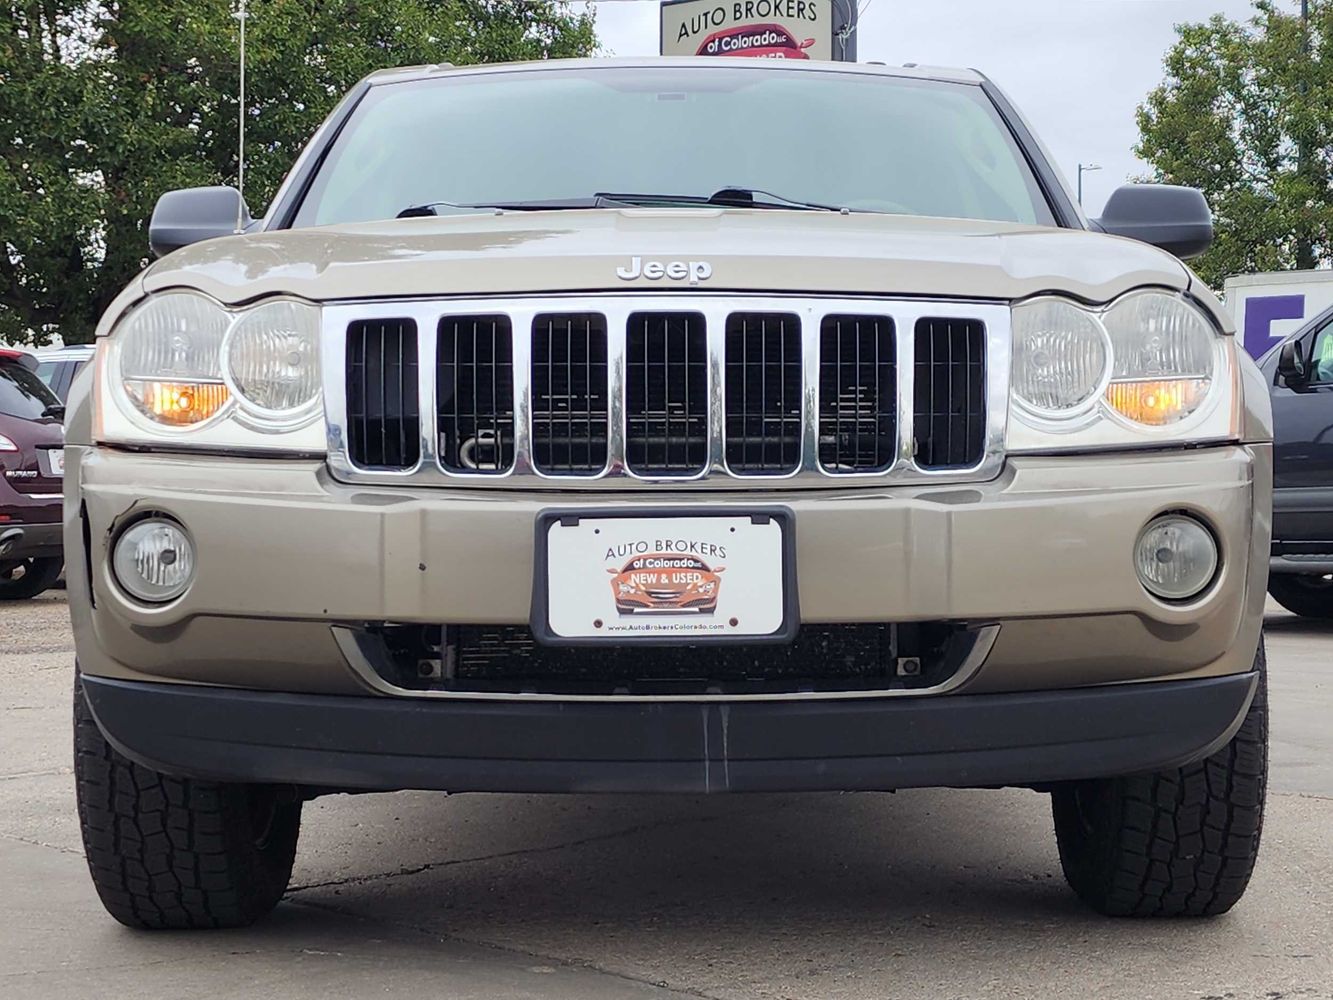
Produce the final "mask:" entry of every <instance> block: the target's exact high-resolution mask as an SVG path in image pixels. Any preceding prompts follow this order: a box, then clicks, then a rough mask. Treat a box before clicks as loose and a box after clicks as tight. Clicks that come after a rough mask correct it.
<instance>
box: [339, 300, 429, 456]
mask: <svg viewBox="0 0 1333 1000" xmlns="http://www.w3.org/2000/svg"><path fill="white" fill-rule="evenodd" d="M347 451H348V457H349V458H350V459H351V460H352V461H353V462H354V463H355V464H357V465H359V466H361V467H362V468H367V469H411V468H414V467H415V466H416V464H417V462H419V461H420V459H421V412H420V410H419V408H418V403H417V325H416V323H414V322H413V321H412V320H410V319H384V320H357V321H355V322H352V323H350V324H348V326H347Z"/></svg>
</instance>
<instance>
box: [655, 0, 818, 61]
mask: <svg viewBox="0 0 1333 1000" xmlns="http://www.w3.org/2000/svg"><path fill="white" fill-rule="evenodd" d="M833 4H834V0H664V2H663V3H662V55H664V56H749V57H751V58H761V59H832V58H833Z"/></svg>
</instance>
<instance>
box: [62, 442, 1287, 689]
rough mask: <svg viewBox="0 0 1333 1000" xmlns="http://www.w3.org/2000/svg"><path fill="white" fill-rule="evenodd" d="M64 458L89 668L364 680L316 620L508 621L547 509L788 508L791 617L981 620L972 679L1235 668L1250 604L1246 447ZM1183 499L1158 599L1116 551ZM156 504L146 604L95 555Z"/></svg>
mask: <svg viewBox="0 0 1333 1000" xmlns="http://www.w3.org/2000/svg"><path fill="white" fill-rule="evenodd" d="M67 458H68V459H69V461H68V462H67V468H66V487H67V491H68V494H69V496H70V497H71V502H70V503H69V504H68V505H67V508H66V518H65V545H66V552H67V561H68V562H69V564H70V565H74V566H82V567H85V571H84V572H79V573H75V574H73V579H71V581H70V588H71V590H70V607H71V613H72V617H73V621H74V629H75V641H76V645H77V649H78V655H79V659H80V663H81V665H82V668H83V670H84V672H85V673H86V674H89V675H93V676H102V677H118V678H121V679H125V680H141V681H176V682H186V683H206V684H216V685H224V686H231V687H238V688H249V689H252V690H269V691H287V692H303V693H336V694H344V695H363V694H373V693H380V694H383V692H377V691H376V688H375V685H373V684H372V683H369V682H368V679H367V678H366V677H365V675H364V673H363V672H360V671H358V670H357V669H355V668H354V666H353V665H352V664H350V663H349V661H348V659H347V657H346V656H345V655H344V654H343V652H342V650H341V649H340V647H339V645H338V642H337V641H336V639H335V635H334V631H335V628H336V627H337V626H339V625H349V626H357V625H360V624H364V623H368V622H422V623H456V624H476V625H483V624H522V623H526V622H527V620H528V617H529V612H530V602H531V595H532V585H533V572H534V551H533V549H534V546H533V524H534V521H535V519H536V517H537V515H538V513H539V512H540V511H541V510H543V509H544V508H547V507H552V506H560V507H566V508H567V507H571V506H574V505H580V506H583V507H586V508H587V509H588V510H589V511H596V510H597V509H599V508H603V507H608V506H614V507H618V508H621V509H624V508H625V507H627V506H633V505H634V504H635V503H644V504H647V505H651V506H655V507H661V506H663V505H668V504H669V505H672V506H677V507H683V506H688V505H689V504H692V503H693V504H702V503H707V504H708V505H709V506H710V508H712V509H717V508H718V507H719V506H730V507H733V508H735V509H737V510H741V511H743V510H745V509H746V508H747V507H754V506H756V505H775V504H780V505H783V506H786V507H788V508H790V509H791V510H792V512H793V515H794V518H795V524H796V559H795V565H796V577H797V585H798V589H799V596H800V617H801V621H802V622H803V623H806V624H810V623H839V622H912V621H952V622H959V623H970V624H990V623H995V624H999V626H1000V629H999V633H998V637H997V639H996V641H995V643H994V645H993V647H992V648H991V651H990V654H989V656H988V658H987V660H986V662H985V663H984V664H983V666H982V667H981V668H980V670H978V671H977V673H976V674H975V675H973V676H972V677H971V679H970V680H969V681H968V682H967V684H966V685H965V686H964V687H963V688H961V689H960V691H961V692H964V693H969V694H971V693H982V692H1004V691H1010V692H1012V691H1024V690H1054V689H1060V688H1069V687H1079V686H1084V685H1096V684H1108V683H1116V682H1121V681H1133V680H1160V679H1164V678H1177V679H1183V678H1188V677H1207V676H1219V675H1226V674H1237V673H1243V672H1245V671H1248V670H1249V669H1250V666H1251V659H1252V656H1253V652H1254V649H1255V647H1256V646H1257V643H1258V638H1259V630H1260V627H1261V624H1262V617H1263V601H1264V589H1265V586H1266V582H1267V561H1268V554H1269V551H1268V550H1269V520H1268V518H1269V511H1268V502H1269V501H1268V496H1269V492H1268V491H1269V483H1270V482H1271V479H1270V475H1271V471H1270V470H1271V449H1270V448H1269V447H1268V446H1266V445H1254V446H1243V445H1236V446H1225V447H1217V448H1208V449H1199V450H1193V451H1190V450H1182V451H1173V452H1158V453H1125V454H1106V455H1100V456H1086V455H1084V456H1069V457H1036V456H1029V457H1011V458H1010V460H1009V461H1008V463H1007V464H1006V467H1005V470H1004V472H1003V473H1002V474H1001V475H1000V476H999V477H998V478H997V479H995V480H993V481H991V482H988V483H979V484H977V483H974V484H966V485H947V484H938V485H933V484H932V485H924V486H913V487H894V488H880V487H875V488H868V489H858V490H850V489H844V490H829V491H824V490H804V491H801V490H787V491H783V490H779V489H775V490H751V491H748V492H745V493H730V492H728V493H719V492H717V491H710V492H709V494H708V495H707V496H701V495H700V494H699V493H697V492H696V493H690V492H688V491H684V490H682V491H672V490H668V489H663V490H661V491H658V490H651V491H642V493H641V494H636V495H635V497H633V498H626V497H625V496H623V495H621V496H607V495H606V494H596V495H593V494H592V493H591V492H590V493H586V494H585V493H579V492H578V491H576V490H564V491H561V492H554V493H538V492H531V491H514V490H510V491H506V490H495V491H479V490H475V489H472V490H455V491H450V490H445V489H439V490H431V489H411V488H402V487H369V486H352V485H347V484H343V483H339V482H336V481H333V480H332V479H331V478H330V477H329V475H328V473H327V470H326V468H325V466H324V465H323V464H322V463H320V462H317V461H296V460H251V459H242V458H232V459H224V458H218V457H186V456H170V455H149V454H133V453H126V452H119V451H115V450H111V449H103V448H86V447H78V448H70V449H69V450H68V453H67ZM74 498H77V502H75V501H74ZM1182 509H1183V510H1189V511H1192V512H1194V513H1195V514H1196V515H1197V516H1199V517H1201V518H1203V519H1204V520H1205V521H1207V522H1208V523H1209V524H1210V525H1211V526H1212V528H1213V531H1214V533H1215V535H1216V537H1217V539H1218V541H1219V543H1220V548H1221V558H1222V562H1221V570H1220V572H1219V574H1218V577H1217V579H1216V581H1215V582H1214V584H1213V585H1212V587H1211V588H1210V590H1209V591H1207V592H1206V593H1205V594H1204V595H1203V596H1202V597H1201V598H1199V599H1197V600H1195V601H1193V602H1191V603H1189V604H1186V605H1168V604H1164V603H1162V602H1160V601H1156V600H1154V599H1153V598H1151V597H1150V596H1149V595H1148V594H1147V593H1146V592H1145V591H1144V589H1143V587H1142V586H1141V585H1140V584H1139V581H1138V579H1137V577H1136V575H1135V573H1134V569H1133V560H1132V557H1131V551H1132V546H1133V544H1134V540H1135V538H1136V537H1137V535H1138V533H1139V531H1140V530H1141V528H1142V527H1143V525H1144V524H1145V523H1146V522H1147V521H1148V520H1149V519H1151V518H1152V517H1153V516H1155V515H1157V514H1159V513H1162V512H1164V511H1169V510H1182ZM155 510H156V511H166V512H168V513H170V514H172V515H173V516H175V517H176V518H178V519H179V520H180V521H181V523H183V524H184V525H185V526H186V528H187V529H188V530H189V531H190V532H191V534H192V536H193V538H194V540H195V543H196V547H197V553H198V555H197V566H198V570H197V576H196V580H195V582H194V585H193V586H192V588H191V590H190V591H189V592H188V593H187V594H186V595H185V596H184V597H183V598H181V599H180V600H178V601H176V602H174V603H172V604H170V605H167V606H164V607H158V608H146V607H143V606H139V605H136V604H134V603H133V602H131V601H129V600H127V599H126V597H125V596H124V595H123V594H122V592H121V591H120V590H119V589H118V587H117V586H116V585H115V583H114V582H113V580H112V579H111V575H110V573H109V571H108V568H107V567H108V555H109V546H110V542H111V539H112V538H113V537H114V535H115V532H116V530H117V528H118V526H119V525H121V524H122V523H124V521H125V520H126V519H127V518H132V517H134V516H136V515H138V514H141V513H144V512H147V511H155ZM85 551H86V556H87V558H86V559H85V558H84V553H85ZM390 696H391V695H390Z"/></svg>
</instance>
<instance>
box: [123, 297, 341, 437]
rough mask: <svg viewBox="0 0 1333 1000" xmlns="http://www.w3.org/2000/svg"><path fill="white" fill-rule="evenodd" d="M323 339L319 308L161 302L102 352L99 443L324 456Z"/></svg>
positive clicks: (127, 323) (141, 312)
mask: <svg viewBox="0 0 1333 1000" xmlns="http://www.w3.org/2000/svg"><path fill="white" fill-rule="evenodd" d="M319 338H320V311H319V309H318V307H316V306H313V305H310V304H309V303H306V302H301V301H297V300H295V299H285V298H284V299H270V300H268V301H266V302H261V303H259V304H257V305H255V306H251V307H246V308H239V309H227V308H225V307H223V306H222V305H220V304H219V303H217V302H215V301H214V300H213V299H211V298H208V297H207V296H205V295H201V294H198V293H195V292H166V293H163V294H160V295H155V296H153V297H151V298H149V299H147V300H146V301H145V302H143V303H142V304H141V305H139V306H138V307H136V308H135V309H134V310H132V311H131V312H130V313H129V314H128V315H126V317H125V318H124V319H123V320H122V321H121V322H120V323H119V324H118V325H117V326H116V328H115V330H114V331H113V333H112V335H111V337H110V338H109V340H108V341H107V342H106V343H105V344H104V345H103V351H104V357H103V358H102V360H101V362H100V365H101V374H100V376H99V392H100V394H101V397H100V398H101V399H102V400H104V401H105V402H104V403H103V404H102V405H100V406H99V415H100V426H99V430H98V433H99V440H106V441H113V442H116V443H149V444H151V443H153V441H155V440H162V439H163V437H165V436H169V437H171V438H172V439H173V440H176V441H179V442H181V443H182V444H185V443H186V442H188V443H189V445H191V446H195V445H197V446H201V447H220V448H257V449H283V450H300V451H320V450H322V449H323V447H324V433H323V428H322V426H316V424H317V422H318V418H319V416H320V413H321V412H322V402H323V400H322V394H321V391H320V367H319Z"/></svg>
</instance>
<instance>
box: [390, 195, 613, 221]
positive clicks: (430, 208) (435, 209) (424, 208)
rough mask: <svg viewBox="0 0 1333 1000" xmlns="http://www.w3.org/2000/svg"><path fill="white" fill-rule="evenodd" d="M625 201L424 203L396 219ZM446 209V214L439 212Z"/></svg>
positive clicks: (604, 205)
mask: <svg viewBox="0 0 1333 1000" xmlns="http://www.w3.org/2000/svg"><path fill="white" fill-rule="evenodd" d="M630 204H631V203H630V202H628V201H617V200H616V199H615V198H612V197H604V196H602V195H593V196H592V197H591V198H545V199H540V200H534V201H492V202H471V203H466V204H462V203H459V202H456V201H427V202H422V203H421V204H420V205H409V206H408V207H407V208H405V209H403V210H402V211H401V212H399V213H398V215H397V218H399V219H415V218H422V217H429V216H432V215H452V214H454V213H459V214H470V213H476V212H486V211H489V212H492V213H499V212H552V211H564V210H566V209H578V208H628V207H629V206H630ZM440 209H445V211H443V212H442V211H440Z"/></svg>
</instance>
